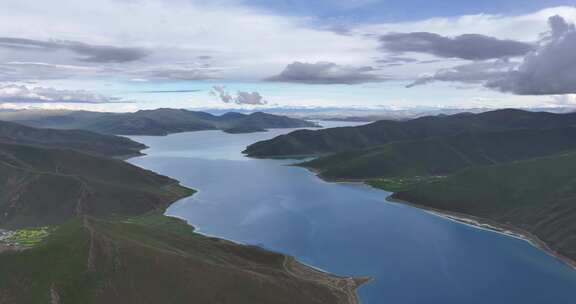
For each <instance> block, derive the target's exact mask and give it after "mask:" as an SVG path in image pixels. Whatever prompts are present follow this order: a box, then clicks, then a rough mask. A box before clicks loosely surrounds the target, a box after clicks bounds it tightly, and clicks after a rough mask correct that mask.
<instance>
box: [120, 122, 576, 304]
mask: <svg viewBox="0 0 576 304" xmlns="http://www.w3.org/2000/svg"><path fill="white" fill-rule="evenodd" d="M322 124H323V125H326V126H340V125H346V124H350V123H342V122H322ZM290 131H292V130H290V129H282V130H273V131H270V132H262V133H252V134H235V135H232V134H226V133H223V132H220V131H201V132H189V133H180V134H173V135H169V136H166V137H152V136H132V137H130V138H132V139H134V140H136V141H139V142H142V143H144V144H146V145H148V146H149V147H150V149H148V150H146V151H145V153H147V154H148V155H146V156H143V157H138V158H133V159H131V160H130V162H132V163H133V164H136V165H138V166H141V167H144V168H146V169H150V170H153V171H156V172H159V173H161V174H165V175H168V176H170V177H173V178H176V179H178V180H180V181H181V182H182V183H183V184H184V185H186V186H189V187H191V188H194V189H197V190H199V192H198V193H197V194H195V195H194V196H192V197H191V198H187V199H183V200H180V201H179V202H177V203H175V204H174V205H172V206H171V207H170V208H169V209H168V211H167V214H169V215H173V216H177V217H180V218H183V219H186V220H187V221H188V222H189V223H190V224H191V225H193V226H195V227H197V229H198V231H199V232H201V233H204V234H208V235H213V236H217V237H221V238H226V239H229V240H233V241H236V242H241V243H246V244H253V245H259V246H262V247H264V248H267V249H270V250H273V251H278V252H282V253H286V254H289V255H292V256H295V257H296V258H298V259H299V260H300V261H302V262H305V263H307V264H310V265H313V266H315V267H318V268H321V269H324V270H326V271H329V272H333V273H336V274H342V275H359V276H371V277H373V278H374V281H372V282H371V283H369V284H367V285H365V286H363V287H362V288H360V290H359V294H360V297H361V300H362V303H365V304H380V303H401V304H412V303H418V304H420V303H428V304H429V303H442V304H447V303H478V304H480V303H482V304H485V303H491V304H495V303H506V304H513V303H523V304H528V303H534V304H542V303H554V304H563V303H566V304H568V303H570V304H572V303H575V301H576V300H575V299H576V271H573V270H572V269H570V268H569V267H568V266H566V265H564V264H563V263H561V262H560V261H558V260H556V259H554V258H553V257H551V256H549V255H547V254H546V253H544V252H542V251H540V250H538V249H536V248H534V247H532V246H531V245H529V244H528V243H527V242H524V241H522V240H518V239H515V238H511V237H507V236H504V235H501V234H498V233H494V232H490V231H485V230H479V229H475V228H473V227H470V226H466V225H463V224H459V223H455V222H452V221H449V220H446V219H444V218H441V217H438V216H434V215H431V214H428V213H426V212H423V211H421V210H419V209H416V208H413V207H409V206H405V205H402V204H395V203H390V202H387V201H386V197H387V196H388V195H389V193H387V192H384V191H381V190H376V189H372V188H370V187H367V186H364V185H358V184H337V183H327V182H324V181H322V180H320V179H319V178H317V177H316V176H315V175H314V174H312V173H310V172H308V171H307V170H305V169H302V168H298V167H293V166H289V164H291V163H294V162H295V161H294V160H260V159H250V158H246V157H243V156H242V154H241V151H242V150H243V149H244V148H245V147H246V146H247V145H249V144H251V143H254V142H256V141H259V140H264V139H269V138H272V137H274V136H277V135H279V134H283V133H287V132H290ZM488 191H489V190H488Z"/></svg>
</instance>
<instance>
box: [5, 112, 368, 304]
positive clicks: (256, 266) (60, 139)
mask: <svg viewBox="0 0 576 304" xmlns="http://www.w3.org/2000/svg"><path fill="white" fill-rule="evenodd" d="M0 126H3V128H2V129H0V131H1V132H0V134H3V135H2V140H1V141H0V304H14V303H22V304H28V303H33V304H35V303H98V304H100V303H102V304H104V303H106V304H110V303H111V304H115V303H118V304H120V303H143V304H146V303H150V304H156V303H192V302H194V303H196V302H197V303H240V304H242V303H246V304H248V303H280V304H288V303H306V304H308V303H309V304H321V303H343V304H345V303H357V298H356V294H355V289H356V288H357V287H358V286H359V285H361V284H362V283H363V282H365V280H364V279H355V278H349V277H339V276H335V275H331V274H327V273H324V272H321V271H318V270H315V269H313V268H311V267H308V266H305V265H303V264H301V263H299V262H297V261H295V260H294V259H293V258H291V257H289V256H285V255H282V254H278V253H273V252H269V251H266V250H263V249H261V248H258V247H254V246H245V245H239V244H235V243H232V242H229V241H225V240H221V239H216V238H212V237H207V236H204V235H201V234H198V233H195V232H194V228H193V227H192V226H189V225H188V224H187V223H185V222H184V221H182V220H179V219H175V218H171V217H167V216H164V215H163V213H164V211H165V209H166V208H167V207H168V206H169V205H170V204H171V203H173V202H175V201H176V200H178V199H180V198H183V197H186V196H189V195H192V194H193V193H194V190H192V189H189V188H186V187H184V186H182V185H180V184H179V182H178V181H176V180H173V179H171V178H168V177H165V176H161V175H158V174H156V173H154V172H151V171H147V170H144V169H141V168H139V167H136V166H133V165H131V164H129V163H127V162H124V161H122V160H119V159H117V158H113V157H112V156H120V155H125V154H126V153H124V152H125V151H123V149H128V150H129V148H130V149H135V150H134V151H138V149H141V148H143V145H140V144H137V143H135V142H133V141H130V140H128V139H125V138H121V137H116V136H111V135H101V134H98V133H93V132H89V131H76V130H74V131H67V130H45V129H35V128H31V127H24V126H21V125H18V124H13V123H1V124H0ZM93 141H95V142H93ZM103 147H106V149H104V148H103Z"/></svg>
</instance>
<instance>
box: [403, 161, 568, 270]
mask: <svg viewBox="0 0 576 304" xmlns="http://www.w3.org/2000/svg"><path fill="white" fill-rule="evenodd" d="M394 197H395V198H398V199H401V200H405V201H409V202H412V203H415V204H418V205H422V206H426V207H431V208H434V209H439V210H444V211H451V212H457V213H462V214H467V215H472V216H477V217H481V218H486V219H490V220H494V221H496V222H498V223H502V224H508V225H512V226H515V227H517V228H520V229H523V230H525V231H528V232H530V233H532V234H534V235H536V236H537V237H538V238H540V239H541V240H542V241H544V242H545V243H546V244H548V245H549V246H550V247H551V248H552V249H553V250H555V251H557V252H559V253H561V254H562V255H565V256H567V257H569V258H571V259H572V260H576V237H575V236H576V154H574V153H572V154H566V155H561V156H554V157H547V158H540V159H533V160H527V161H521V162H516V163H512V164H506V165H497V166H488V167H479V168H470V169H466V170H464V171H462V172H460V173H457V174H455V175H453V176H450V177H447V178H445V179H440V180H437V181H435V182H428V183H422V184H417V185H413V186H412V187H411V189H409V190H407V191H404V192H399V193H396V194H395V195H394Z"/></svg>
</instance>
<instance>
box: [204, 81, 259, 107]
mask: <svg viewBox="0 0 576 304" xmlns="http://www.w3.org/2000/svg"><path fill="white" fill-rule="evenodd" d="M210 94H211V95H212V96H217V97H218V98H220V101H222V102H223V103H228V104H237V105H265V104H267V103H268V101H266V100H265V99H264V97H262V95H260V93H258V92H245V91H238V92H236V96H233V95H232V94H231V93H230V92H228V90H226V87H225V86H214V87H212V91H210Z"/></svg>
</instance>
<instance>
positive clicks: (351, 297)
mask: <svg viewBox="0 0 576 304" xmlns="http://www.w3.org/2000/svg"><path fill="white" fill-rule="evenodd" d="M148 148H149V147H148ZM144 156H147V154H145V153H142V154H141V155H134V156H131V157H128V158H126V159H123V161H126V162H127V161H128V160H129V159H132V158H137V157H144ZM132 165H134V166H136V165H135V164H132ZM138 167H140V166H138ZM140 168H143V167H140ZM143 169H146V168H143ZM146 170H148V169H146ZM153 172H154V171H153ZM154 173H156V172H154ZM156 174H160V173H156ZM170 178H171V179H174V178H173V177H170ZM174 180H175V181H176V182H177V184H178V185H180V186H182V187H185V188H188V189H191V190H193V191H194V192H193V193H191V194H188V195H185V196H183V197H180V198H178V199H176V200H175V201H173V202H172V203H170V204H168V205H167V206H165V207H164V210H163V211H162V215H163V216H166V217H170V218H175V219H177V220H180V221H182V222H184V223H185V224H186V225H188V226H190V227H192V229H193V230H194V231H193V233H197V234H199V235H202V236H205V237H208V238H213V239H217V240H220V241H223V242H228V243H231V244H234V245H237V246H245V247H256V248H259V249H261V250H264V251H267V252H271V253H276V254H279V255H281V256H283V257H284V270H285V271H286V272H287V273H288V274H289V275H292V276H294V277H297V278H300V279H302V280H308V281H313V282H316V283H318V284H321V285H324V286H326V287H327V288H329V289H332V290H334V291H337V292H342V293H343V294H344V295H345V298H346V299H345V300H344V301H342V302H341V303H338V304H360V303H361V302H360V297H359V295H358V293H357V289H358V288H360V287H361V286H362V285H364V284H367V283H369V282H370V281H372V280H373V278H371V277H356V276H343V275H338V274H335V273H332V272H329V271H326V270H324V269H321V268H319V267H315V266H312V265H308V264H306V263H304V262H301V261H299V260H298V259H297V258H295V257H293V256H290V255H287V254H285V253H282V252H278V251H274V250H270V249H267V248H263V247H261V246H258V245H250V244H246V243H242V242H237V241H234V240H230V239H227V238H224V237H220V236H217V235H210V234H208V233H204V232H202V231H200V228H199V227H198V226H195V225H193V224H192V223H190V222H189V221H188V220H187V219H185V218H183V217H181V216H177V215H169V214H166V211H167V210H168V208H169V207H170V206H172V205H174V204H176V203H178V202H179V201H181V200H184V199H188V198H190V197H192V196H194V195H196V194H198V192H200V190H198V189H195V188H192V186H187V185H184V184H182V183H181V182H180V181H179V180H177V179H174ZM0 252H1V248H0Z"/></svg>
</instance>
